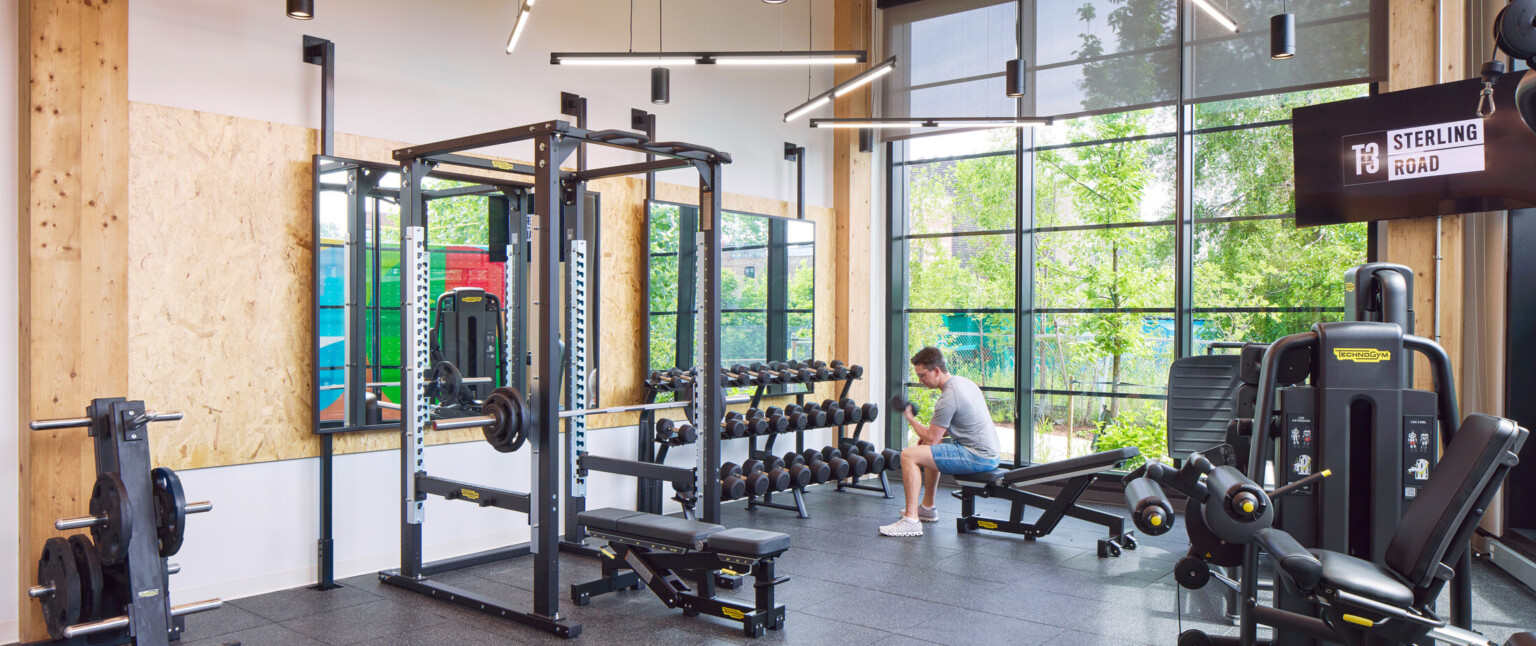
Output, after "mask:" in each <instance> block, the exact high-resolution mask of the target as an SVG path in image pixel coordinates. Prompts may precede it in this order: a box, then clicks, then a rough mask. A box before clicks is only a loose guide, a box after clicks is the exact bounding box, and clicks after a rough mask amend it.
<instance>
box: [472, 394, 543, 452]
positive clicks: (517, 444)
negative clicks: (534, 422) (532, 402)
mask: <svg viewBox="0 0 1536 646" xmlns="http://www.w3.org/2000/svg"><path fill="white" fill-rule="evenodd" d="M481 412H482V413H484V414H485V415H488V416H490V417H494V418H496V423H495V424H492V425H491V426H489V427H486V429H485V431H484V432H485V440H486V441H487V442H490V443H491V446H492V447H495V449H496V450H497V451H500V452H502V453H511V452H513V451H516V450H518V449H519V448H522V446H523V442H525V441H527V439H528V425H529V423H530V421H531V417H532V416H531V414H530V413H529V410H528V400H527V399H526V398H524V397H523V394H522V393H521V392H518V390H517V389H516V388H510V387H505V386H503V387H501V388H497V389H496V390H493V391H491V396H490V397H487V398H486V400H485V405H484V406H483V407H482V408H481Z"/></svg>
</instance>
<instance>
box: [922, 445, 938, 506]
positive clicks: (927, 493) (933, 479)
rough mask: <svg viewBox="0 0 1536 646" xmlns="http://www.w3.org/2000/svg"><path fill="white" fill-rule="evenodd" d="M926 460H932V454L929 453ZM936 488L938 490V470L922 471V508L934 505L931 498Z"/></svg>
mask: <svg viewBox="0 0 1536 646" xmlns="http://www.w3.org/2000/svg"><path fill="white" fill-rule="evenodd" d="M928 459H929V460H932V459H933V453H932V452H931V451H930V452H929V454H928ZM938 488H939V470H938V469H934V468H928V469H923V506H924V507H932V506H933V505H934V500H933V496H934V492H935V491H937V490H938Z"/></svg>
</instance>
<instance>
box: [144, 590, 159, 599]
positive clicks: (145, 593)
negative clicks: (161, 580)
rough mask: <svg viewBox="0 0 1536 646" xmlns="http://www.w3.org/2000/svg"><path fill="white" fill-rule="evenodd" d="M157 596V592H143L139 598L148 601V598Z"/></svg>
mask: <svg viewBox="0 0 1536 646" xmlns="http://www.w3.org/2000/svg"><path fill="white" fill-rule="evenodd" d="M159 594H160V591H159V590H145V591H143V592H140V593H139V596H140V597H143V598H145V599H148V598H150V597H153V596H156V595H159Z"/></svg>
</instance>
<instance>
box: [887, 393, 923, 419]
mask: <svg viewBox="0 0 1536 646" xmlns="http://www.w3.org/2000/svg"><path fill="white" fill-rule="evenodd" d="M908 408H910V409H912V414H913V415H918V414H920V413H922V409H921V408H919V407H918V405H917V402H909V401H907V398H906V397H902V396H901V394H900V393H898V394H895V395H891V414H892V415H905V414H906V413H905V411H906V409H908Z"/></svg>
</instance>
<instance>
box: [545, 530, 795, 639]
mask: <svg viewBox="0 0 1536 646" xmlns="http://www.w3.org/2000/svg"><path fill="white" fill-rule="evenodd" d="M576 523H577V524H578V525H581V526H582V527H585V528H586V529H587V533H588V534H590V535H591V536H593V537H594V538H601V539H603V540H606V541H608V547H606V548H603V550H602V556H601V558H602V566H603V577H602V578H601V579H598V580H596V581H590V582H587V583H580V584H576V585H572V586H571V601H572V602H574V603H575V604H576V605H578V606H585V605H587V604H589V603H591V602H592V597H594V596H597V595H601V594H606V593H609V592H614V591H618V590H623V589H626V588H629V589H635V590H638V589H640V584H641V583H644V584H645V585H646V586H648V587H649V588H650V589H651V591H652V592H654V593H655V594H656V596H657V597H658V598H660V599H661V600H662V602H664V603H666V604H667V607H668V608H681V609H682V610H683V614H685V615H688V616H694V615H697V614H700V613H703V614H708V615H712V616H715V617H721V618H724V619H730V620H733V621H740V622H741V625H742V632H743V633H745V634H746V635H747V636H748V637H761V636H762V635H763V632H764V630H765V629H767V630H778V629H780V628H783V627H784V606H783V605H782V604H776V603H774V600H773V590H774V588H775V587H776V586H778V585H779V584H780V583H784V582H785V581H788V580H789V578H788V577H775V576H774V573H773V565H774V559H775V558H777V557H778V556H779V555H780V554H783V553H784V552H785V551H787V550H788V549H789V534H783V533H780V532H769V531H764V530H761V529H747V528H733V529H726V528H725V527H722V526H720V525H716V524H714V523H704V522H699V521H696V520H687V519H684V518H677V517H674V516H661V515H658V514H648V513H645V512H641V511H634V510H631V509H617V508H613V507H608V508H604V509H593V510H591V511H584V512H581V513H579V514H577V515H576ZM736 566H745V568H746V569H747V571H748V572H749V573H750V574H751V576H752V579H753V581H754V588H755V589H756V593H757V598H756V604H755V605H752V606H749V605H746V604H743V603H739V602H736V601H732V600H730V599H721V598H717V597H716V596H715V585H716V584H715V572H716V571H717V570H720V569H723V568H731V569H733V570H734V571H741V570H740V568H738V567H736ZM689 580H691V581H692V582H693V585H692V586H690V585H689V583H688V581H689Z"/></svg>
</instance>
